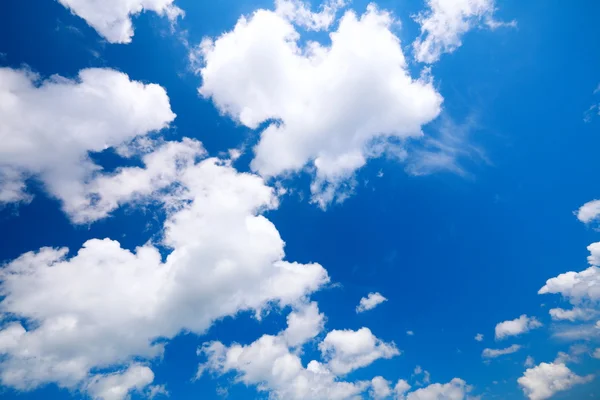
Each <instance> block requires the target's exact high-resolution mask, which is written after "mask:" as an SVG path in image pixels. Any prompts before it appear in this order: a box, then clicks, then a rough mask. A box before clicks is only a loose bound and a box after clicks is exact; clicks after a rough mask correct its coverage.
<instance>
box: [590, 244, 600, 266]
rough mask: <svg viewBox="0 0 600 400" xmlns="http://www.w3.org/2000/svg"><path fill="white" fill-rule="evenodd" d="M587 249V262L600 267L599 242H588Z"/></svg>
mask: <svg viewBox="0 0 600 400" xmlns="http://www.w3.org/2000/svg"><path fill="white" fill-rule="evenodd" d="M587 249H588V251H589V252H590V255H589V256H588V263H590V265H593V266H595V267H600V242H596V243H592V244H590V245H589V246H588V247H587Z"/></svg>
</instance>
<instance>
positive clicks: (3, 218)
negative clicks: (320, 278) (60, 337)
mask: <svg viewBox="0 0 600 400" xmlns="http://www.w3.org/2000/svg"><path fill="white" fill-rule="evenodd" d="M176 4H177V5H178V6H179V7H180V8H182V9H184V10H185V12H186V17H185V19H183V20H182V21H181V22H180V23H179V27H180V28H181V29H185V30H187V32H188V40H189V42H190V43H199V42H200V40H201V39H202V37H204V36H215V35H218V34H220V33H222V32H224V31H227V30H229V29H231V28H232V27H233V25H234V24H235V22H236V21H237V19H238V18H239V16H240V15H242V14H249V13H251V12H252V11H253V10H255V9H257V8H260V7H265V8H270V7H271V2H270V1H259V0H256V1H253V0H220V1H217V2H208V1H200V2H198V1H193V0H176ZM497 4H498V6H499V11H498V13H497V17H498V18H499V19H505V20H512V19H515V20H517V21H518V27H517V28H514V29H512V28H506V29H504V28H503V29H499V30H496V31H490V30H487V29H475V30H473V31H471V32H469V33H467V34H466V35H465V37H464V38H463V46H462V47H460V48H459V49H457V50H456V51H455V52H454V53H452V54H445V55H443V56H442V58H441V60H440V61H439V62H438V63H436V64H435V65H434V66H433V69H432V73H433V76H434V81H435V84H436V87H437V88H438V90H439V92H440V93H441V94H442V95H443V96H444V99H445V101H444V114H445V115H446V116H448V117H450V118H452V119H453V120H455V121H457V122H458V123H460V122H461V121H464V120H465V119H467V118H469V117H473V118H475V120H476V121H477V127H476V128H473V129H471V131H470V132H469V135H468V139H467V142H468V143H469V144H472V145H475V146H477V147H478V148H480V149H482V150H483V152H484V153H485V155H486V159H487V161H484V160H481V159H476V158H469V157H464V158H462V159H461V160H460V162H461V164H462V165H463V166H464V168H465V170H466V171H467V172H468V173H467V174H466V175H465V176H461V175H458V174H454V173H451V172H438V173H433V174H430V175H426V176H411V175H409V174H407V173H406V172H405V169H404V166H403V165H402V164H401V163H398V162H397V161H395V160H391V159H385V158H383V159H375V160H371V161H369V163H368V164H367V166H366V167H364V168H362V169H361V170H360V171H359V172H358V175H357V181H358V182H359V185H358V188H357V189H356V192H355V194H354V195H353V196H351V197H350V198H349V199H348V200H346V201H345V202H344V203H342V204H335V205H332V206H331V207H329V208H328V209H327V210H326V211H322V210H320V209H319V208H317V207H316V206H315V205H314V204H310V203H309V202H308V201H307V200H306V197H307V196H305V197H304V198H300V197H299V196H297V195H290V196H286V197H284V198H283V199H282V204H281V206H280V208H279V209H277V210H274V211H272V212H269V213H268V214H267V216H268V217H269V219H271V221H273V223H274V224H275V226H276V227H277V229H278V230H279V232H280V234H281V236H282V238H283V239H284V240H285V242H286V258H287V259H288V260H295V261H298V262H303V263H306V262H311V261H315V262H319V263H320V264H322V265H323V266H324V267H325V268H326V269H327V271H328V272H329V274H330V276H331V278H332V281H333V282H335V283H339V286H336V287H332V288H328V289H325V290H322V291H320V292H318V293H316V294H315V295H314V296H313V299H314V300H316V301H318V302H319V307H320V309H321V311H322V312H324V313H325V315H326V316H327V329H328V330H331V329H358V328H360V327H362V326H368V327H369V328H370V329H371V330H372V331H373V332H374V333H375V334H376V335H377V336H378V337H380V338H382V339H384V340H387V341H391V340H393V341H395V343H396V344H397V345H398V347H399V348H400V349H401V350H403V354H402V355H401V356H399V357H396V358H393V359H391V360H379V361H376V362H375V363H374V364H372V365H371V366H369V367H367V368H365V369H362V370H358V371H356V372H355V373H353V374H351V376H350V377H351V378H354V377H356V378H369V379H370V377H372V376H375V375H378V374H381V375H383V376H384V377H386V378H387V379H390V380H393V381H395V380H396V379H398V378H400V377H404V378H405V379H406V378H408V377H410V375H411V373H412V370H413V369H414V367H415V366H416V365H421V366H422V367H423V368H424V369H426V370H428V371H429V372H430V373H431V375H432V382H448V381H449V380H450V379H452V378H453V377H461V378H463V379H465V380H466V381H467V382H468V383H469V384H471V385H474V386H475V388H476V391H475V394H481V395H483V398H499V399H519V398H522V396H523V395H522V392H521V390H520V389H519V387H518V385H517V383H516V379H517V378H518V377H519V376H521V375H522V374H523V370H524V367H523V362H524V360H525V357H526V356H527V355H531V356H533V357H534V358H535V360H536V361H538V362H540V361H548V362H549V361H551V360H553V359H554V357H555V356H556V354H557V352H558V351H566V350H567V349H568V348H569V345H570V344H571V343H568V342H561V341H558V340H556V339H552V338H551V334H552V322H551V320H550V317H549V315H548V313H547V309H548V308H551V307H553V306H557V304H559V302H560V301H559V298H558V297H553V296H545V297H543V296H540V295H538V294H537V291H538V290H539V289H540V287H542V286H543V285H544V283H545V281H546V280H547V279H549V278H551V277H554V276H556V275H558V274H560V273H563V272H565V271H568V270H575V271H579V270H582V269H585V268H586V257H587V254H588V253H587V251H586V246H587V245H588V244H589V243H592V242H594V241H598V240H599V239H598V238H599V233H598V232H596V231H594V230H593V229H590V228H587V227H586V226H584V225H582V224H581V223H580V222H579V221H577V219H576V218H575V216H574V215H573V211H575V210H576V209H577V208H578V207H579V206H581V205H582V204H584V203H585V202H587V201H589V200H592V199H595V198H599V197H600V186H598V185H597V176H598V174H599V173H600V166H599V164H598V162H597V159H598V148H600V117H596V118H593V119H592V120H591V121H590V122H589V123H586V122H584V113H585V111H586V110H587V109H588V108H589V107H590V105H592V104H594V103H598V102H600V100H599V98H600V94H599V95H595V96H594V94H593V91H594V89H595V88H596V87H597V86H598V83H599V82H600V52H599V51H598V49H600V28H598V23H597V22H598V15H600V3H598V2H595V1H591V0H590V1H579V2H573V3H567V2H564V1H558V0H537V1H529V2H522V1H517V0H498V2H497ZM365 5H366V2H365V1H358V0H356V1H354V2H353V3H352V4H351V6H350V7H351V8H353V9H355V10H357V12H359V13H360V12H362V11H363V10H364V8H365ZM378 5H379V6H380V7H381V8H384V9H390V10H392V11H393V12H394V14H395V16H396V17H397V18H398V19H399V20H400V21H401V22H402V27H401V28H399V29H398V31H397V34H398V36H399V38H400V39H401V40H402V41H403V45H404V46H408V45H409V44H410V42H411V41H412V40H413V39H414V38H415V37H416V36H417V34H418V25H417V24H416V23H415V22H414V21H412V20H411V18H410V15H412V14H414V13H416V12H418V11H420V10H421V9H422V8H423V4H422V2H421V1H418V0H417V1H413V0H410V1H403V2H396V1H380V2H378ZM0 7H2V10H1V11H0V52H1V53H3V55H2V58H0V66H3V67H11V68H20V67H23V66H27V67H28V68H30V69H31V70H33V71H35V72H37V73H39V74H40V75H42V76H44V77H47V76H50V75H52V74H60V75H62V76H66V77H73V76H75V75H76V74H77V72H78V71H79V70H80V69H82V68H86V67H109V68H114V69H117V70H120V71H123V72H125V73H127V74H128V75H129V76H130V78H131V79H134V80H140V81H144V82H153V83H158V84H160V85H161V86H163V87H164V88H165V89H166V91H167V93H168V95H169V98H170V102H171V108H172V110H173V112H175V113H176V114H177V118H176V120H175V122H174V123H173V124H172V127H171V128H169V129H168V130H167V131H165V132H163V134H164V136H165V137H166V138H168V139H170V140H174V139H178V138H181V137H183V136H186V137H192V138H197V139H198V140H200V141H202V142H203V143H204V145H205V147H206V149H207V150H208V152H209V154H211V155H217V154H218V153H219V152H222V151H225V150H227V149H229V148H232V147H235V146H237V145H239V144H240V143H242V142H243V141H250V142H252V141H255V140H256V133H253V132H252V131H250V130H249V129H247V128H244V127H240V126H236V124H235V123H234V122H232V121H231V120H230V119H229V118H226V117H223V116H220V115H219V112H218V111H217V110H216V108H215V107H214V106H213V104H212V103H211V102H210V101H208V100H205V99H202V98H201V97H200V96H199V95H198V93H197V88H198V86H199V85H200V83H201V81H200V78H199V77H198V76H196V75H195V74H193V73H192V72H191V70H190V69H189V65H188V61H187V51H188V50H187V49H186V47H185V46H184V45H183V44H182V43H181V41H180V40H179V38H178V37H177V35H172V34H171V33H169V25H168V22H167V21H166V20H164V19H162V18H160V17H158V16H157V15H156V14H153V13H145V14H142V15H140V16H138V17H135V18H134V25H135V36H134V39H133V42H132V43H131V44H128V45H119V44H109V43H105V42H103V41H102V39H101V38H100V37H99V36H98V34H97V33H96V32H95V31H94V30H93V29H92V28H90V27H89V26H88V25H87V24H86V23H85V21H84V20H83V19H80V18H78V17H77V16H74V15H72V14H71V13H70V12H69V11H68V10H67V9H66V8H64V7H63V6H62V5H60V4H59V3H58V2H56V1H50V0H44V1H34V0H21V1H17V0H8V1H6V2H3V4H2V5H1V6H0ZM411 62H412V61H411ZM413 63H414V62H413ZM411 68H414V70H415V71H418V69H419V67H418V66H417V65H411ZM435 124H436V122H434V123H433V124H430V125H429V126H426V127H425V132H426V133H427V132H431V133H432V134H434V133H435V130H436V129H435V128H436V125H435ZM0 145H1V144H0ZM97 158H98V160H100V162H102V163H103V165H105V167H106V168H108V169H110V168H114V167H115V165H114V164H113V161H112V160H113V159H112V158H111V157H110V154H103V155H98V156H97ZM249 160H250V159H249V157H242V158H241V159H240V160H239V162H237V163H236V164H235V166H236V167H237V168H238V169H240V170H248V168H249V167H248V162H249ZM379 171H382V172H383V173H384V175H383V176H382V177H381V178H378V177H377V173H378V172H379ZM293 185H294V186H295V187H297V190H298V191H303V192H304V193H305V194H307V193H308V185H309V178H308V177H307V176H305V175H301V176H300V177H298V178H297V179H295V180H294V181H293ZM32 190H34V191H35V193H36V196H35V198H34V200H33V201H32V202H31V203H30V204H26V205H21V206H6V207H4V208H2V209H0V232H2V240H1V242H0V243H1V244H0V260H2V261H3V262H6V261H10V260H12V259H14V258H15V257H17V256H19V255H20V254H22V253H23V252H26V251H30V250H36V249H38V248H40V247H42V246H55V247H59V246H60V247H62V246H67V247H69V248H70V249H71V250H74V249H78V248H79V247H80V246H81V244H82V243H83V242H84V241H86V240H87V239H90V238H104V237H110V238H113V239H118V240H119V241H121V243H122V245H123V246H124V247H127V248H134V247H135V246H137V245H139V244H141V243H143V242H145V241H146V240H147V239H148V238H149V237H151V236H152V235H155V234H157V232H156V230H157V229H159V228H160V224H159V223H158V222H156V221H155V222H154V223H153V225H152V228H151V229H145V226H146V224H147V221H148V220H149V219H150V215H149V214H152V212H153V211H151V210H150V211H147V212H146V213H144V212H142V211H140V210H135V209H131V208H127V207H125V208H124V209H121V210H118V211H116V212H115V213H114V216H113V217H111V218H108V219H105V220H102V221H99V222H96V223H93V224H91V225H89V226H74V225H72V224H71V223H70V222H69V220H68V219H67V217H66V216H65V215H64V214H63V213H62V212H61V210H60V208H59V204H58V202H57V201H56V200H53V199H51V198H49V197H48V196H47V195H46V194H45V193H44V191H43V190H41V189H39V187H38V189H35V188H32ZM159 214H160V213H159ZM374 291H377V292H380V293H382V294H384V295H385V296H386V297H387V298H388V299H389V301H388V302H386V303H384V304H382V305H380V306H379V307H378V308H376V309H375V310H372V311H370V312H367V313H363V314H356V312H355V306H356V305H357V304H358V301H359V300H360V298H361V297H363V296H365V295H366V294H367V293H368V292H374ZM542 303H545V307H541V304H542ZM563 306H564V304H563ZM521 314H527V315H530V316H536V317H537V318H538V319H539V320H540V321H542V323H544V327H543V328H541V329H538V330H534V331H532V332H530V333H528V334H525V335H522V336H519V337H517V338H515V339H514V340H511V341H507V342H505V343H501V344H499V345H497V344H496V343H494V341H493V329H494V326H495V325H496V324H497V323H498V322H501V321H504V320H509V319H514V318H517V317H518V316H519V315H521ZM285 315H286V312H283V313H281V314H279V313H277V312H274V313H271V314H270V315H269V316H268V317H266V318H265V319H264V320H263V321H261V322H258V321H256V320H254V319H253V318H252V317H251V315H246V314H242V315H240V316H238V317H236V318H235V319H231V318H228V319H226V320H224V321H222V322H218V323H216V324H215V325H214V326H213V327H212V328H211V329H210V331H209V332H208V334H207V335H205V336H203V337H196V336H194V335H191V334H190V335H181V336H179V337H177V338H175V339H174V340H172V341H171V342H170V343H169V345H168V346H167V348H166V353H165V356H164V359H162V360H156V361H155V362H153V364H152V369H153V371H154V372H155V374H156V378H155V382H157V383H166V384H167V387H168V389H169V391H170V393H171V398H173V399H177V400H178V399H197V398H202V399H213V398H214V399H217V398H219V396H218V395H217V394H216V392H215V389H216V388H217V387H225V386H226V387H229V396H230V398H232V399H238V398H254V397H255V396H257V395H256V391H255V390H254V389H253V388H246V387H244V386H243V385H242V384H233V383H232V377H231V376H226V377H223V378H215V379H210V378H208V377H204V378H203V379H201V380H199V381H196V382H192V381H191V379H192V377H193V376H194V373H195V370H196V367H197V364H198V362H199V360H198V357H197V356H196V354H195V349H196V347H197V346H198V345H200V344H201V343H203V342H206V341H208V340H217V339H218V340H220V341H222V342H223V343H225V344H229V343H231V342H233V341H235V342H240V343H246V344H247V343H250V342H252V341H254V340H256V339H257V338H258V337H259V336H260V335H262V334H264V333H272V334H275V333H276V332H278V331H279V330H281V329H283V328H284V327H285ZM407 330H412V331H414V333H415V334H414V336H407V335H406V331H407ZM476 333H483V334H484V335H485V339H484V341H483V342H482V343H479V342H477V341H475V340H474V339H473V338H474V336H475V334H476ZM512 343H518V344H521V345H522V346H523V347H524V349H522V350H521V351H519V352H517V353H515V354H512V355H508V356H504V357H500V358H497V359H494V360H492V362H491V363H490V364H489V365H487V364H484V363H483V362H482V359H481V351H482V349H483V348H484V347H492V348H497V347H505V346H504V345H505V344H506V345H509V344H512ZM315 352H316V345H313V344H309V345H308V347H307V348H306V349H305V356H304V357H303V359H304V360H310V359H311V358H310V357H311V355H312V354H315ZM596 362H597V360H593V359H591V358H585V359H584V360H583V361H582V362H581V363H579V364H574V365H572V366H570V367H571V369H572V370H573V371H575V372H577V373H579V374H580V375H585V374H587V373H593V372H596V373H597V372H600V371H599V368H598V364H597V363H596ZM493 381H498V384H493V383H492V382H493ZM597 382H598V381H596V382H592V383H590V384H587V385H582V386H578V387H576V388H574V389H573V390H572V391H569V392H565V393H559V394H557V395H556V396H555V398H556V399H575V398H583V397H579V396H584V395H587V394H591V393H593V392H594V388H597V387H598V386H597V384H598V383H597ZM0 393H1V394H0V397H2V398H3V399H23V400H26V399H57V400H58V399H69V398H73V396H75V397H78V396H79V395H77V394H75V395H73V394H70V393H69V392H67V391H60V390H58V389H57V388H56V387H55V386H54V385H52V384H50V385H48V386H47V387H43V388H40V389H37V390H35V391H32V392H17V391H14V390H12V389H9V388H5V389H2V392H0ZM261 396H263V397H265V395H264V394H263V395H261Z"/></svg>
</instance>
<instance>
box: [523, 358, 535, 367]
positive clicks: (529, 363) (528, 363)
mask: <svg viewBox="0 0 600 400" xmlns="http://www.w3.org/2000/svg"><path fill="white" fill-rule="evenodd" d="M523 365H525V366H526V367H527V368H530V367H533V366H534V365H535V360H534V359H533V357H531V356H527V358H526V359H525V363H524V364H523Z"/></svg>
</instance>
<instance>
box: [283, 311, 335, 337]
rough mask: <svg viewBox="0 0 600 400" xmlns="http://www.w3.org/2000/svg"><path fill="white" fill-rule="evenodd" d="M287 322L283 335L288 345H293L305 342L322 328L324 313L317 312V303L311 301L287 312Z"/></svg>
mask: <svg viewBox="0 0 600 400" xmlns="http://www.w3.org/2000/svg"><path fill="white" fill-rule="evenodd" d="M287 324H288V327H287V329H286V330H285V332H284V333H283V336H284V338H285V341H286V343H287V344H288V346H290V347H294V346H298V345H302V344H304V343H306V341H308V340H310V339H312V338H314V337H315V336H317V335H318V334H319V332H321V331H322V330H323V327H324V326H325V315H324V314H322V313H319V308H318V307H317V303H315V302H312V303H310V304H307V305H302V306H301V307H300V308H299V309H297V310H295V311H293V312H291V313H290V314H288V317H287Z"/></svg>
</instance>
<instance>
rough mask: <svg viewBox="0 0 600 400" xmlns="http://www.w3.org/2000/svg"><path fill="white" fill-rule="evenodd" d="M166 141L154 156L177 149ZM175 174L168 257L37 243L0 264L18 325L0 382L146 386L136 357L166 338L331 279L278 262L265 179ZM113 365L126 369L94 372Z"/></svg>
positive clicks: (279, 245) (3, 307) (298, 319)
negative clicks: (268, 216) (267, 214)
mask: <svg viewBox="0 0 600 400" xmlns="http://www.w3.org/2000/svg"><path fill="white" fill-rule="evenodd" d="M164 146H165V147H162V148H159V149H157V150H156V152H157V154H160V153H161V152H164V151H166V149H169V148H170V146H173V144H165V145H164ZM178 146H179V147H178ZM175 147H177V148H179V149H180V150H181V151H183V152H184V153H185V152H189V151H191V152H192V153H197V150H198V149H199V148H200V147H201V146H200V144H199V143H197V142H194V141H191V140H186V141H184V142H181V143H180V144H179V145H177V146H175ZM186 147H190V148H187V149H186ZM175 159H177V157H175ZM150 165H151V163H148V164H147V167H146V168H145V169H139V168H131V170H128V169H122V170H120V171H119V172H118V173H117V174H116V175H115V176H113V178H114V179H117V180H119V179H121V178H119V177H122V176H129V175H130V174H136V176H137V177H138V178H139V179H140V180H141V181H144V179H145V178H142V176H143V174H144V173H145V174H148V175H151V176H154V174H155V171H153V169H152V167H151V166H150ZM177 179H178V180H179V182H178V183H179V185H180V187H179V188H178V190H176V191H173V192H171V199H170V206H171V207H173V210H172V211H171V212H170V213H169V215H168V218H167V219H166V221H165V223H164V237H163V239H162V243H161V245H162V246H165V247H166V248H167V249H168V252H167V253H168V254H167V255H166V258H164V259H163V257H161V253H160V252H159V249H158V248H157V247H156V246H155V245H153V244H151V243H146V244H143V245H141V246H140V247H138V248H137V249H135V250H134V251H130V250H126V249H124V248H122V247H121V246H120V244H119V242H117V241H114V240H110V239H102V240H101V239H93V240H89V241H87V242H86V243H85V244H84V245H83V247H82V248H81V249H80V250H79V251H77V253H75V254H74V255H73V256H68V249H66V248H63V249H52V248H42V249H40V250H39V251H36V252H29V253H26V254H23V255H22V256H20V257H19V258H17V259H16V260H14V261H12V262H10V263H8V264H7V265H5V266H4V268H3V269H2V270H1V271H0V281H1V283H0V296H2V301H1V302H0V313H1V316H2V318H3V319H4V320H6V321H11V320H12V321H13V322H11V323H9V324H8V325H6V326H4V327H3V328H2V330H0V353H1V354H2V358H0V381H1V382H2V384H4V385H7V386H12V387H15V388H18V389H32V388H35V387H37V386H40V385H43V384H45V383H49V382H54V383H57V384H58V385H59V386H61V387H67V388H83V389H85V388H88V390H90V391H93V392H98V393H103V392H105V389H104V388H105V387H106V386H107V385H108V384H107V382H116V383H118V385H117V386H118V387H121V388H126V387H129V388H138V387H140V386H141V385H142V382H149V381H151V379H150V374H149V373H147V372H144V371H146V370H141V369H139V368H138V369H136V367H135V364H134V361H133V360H134V359H135V360H140V359H152V358H154V357H157V356H159V355H160V354H162V351H163V345H164V340H165V339H168V338H172V337H173V336H175V335H177V334H178V333H179V332H181V331H189V332H194V333H197V334H201V333H203V332H204V331H206V329H208V328H209V327H210V326H211V324H212V323H213V321H215V320H216V319H219V318H222V317H224V316H227V315H231V316H233V315H235V314H237V313H238V312H240V311H243V310H252V311H254V312H256V313H257V314H260V313H261V312H262V310H265V309H267V308H269V307H271V306H282V307H283V306H286V305H293V304H296V303H297V302H298V301H299V300H300V299H303V298H305V297H306V296H307V295H309V294H310V293H312V292H314V291H315V290H318V289H319V288H320V287H321V286H322V285H324V284H325V283H327V282H328V280H329V278H328V275H327V272H326V271H325V270H324V269H323V267H321V266H320V265H318V264H298V263H292V262H287V261H284V255H285V253H284V250H283V247H284V242H283V240H282V239H281V237H280V236H279V233H278V231H277V229H276V228H275V226H274V225H273V224H272V223H271V222H270V221H269V220H268V219H266V218H265V217H264V216H262V215H261V212H262V211H264V210H268V209H273V208H275V207H277V204H278V201H277V198H276V196H275V194H274V191H273V189H272V188H270V187H268V186H266V185H265V183H264V182H263V180H262V179H261V178H260V177H258V176H255V175H251V174H244V173H239V172H237V171H236V170H235V169H233V168H232V167H231V166H230V165H229V163H228V162H227V161H222V160H218V159H214V158H208V159H204V160H201V161H199V162H197V163H190V164H189V165H187V167H186V168H185V169H184V171H181V173H180V174H178V177H177ZM130 189H131V190H136V187H135V186H134V187H131V188H130ZM315 311H316V310H315V309H314V308H311V307H309V308H308V309H305V310H299V311H298V313H297V314H296V315H295V316H294V317H291V318H290V330H289V331H288V332H287V334H286V337H287V339H288V340H289V341H290V343H299V342H302V341H303V340H305V338H306V337H307V336H310V335H312V334H313V333H314V332H315V331H318V329H319V324H321V323H322V321H321V320H320V318H321V317H320V316H319V314H318V312H317V313H316V315H315ZM314 325H316V327H314V328H311V326H314ZM114 366H123V367H129V369H125V370H123V371H122V372H121V373H119V374H116V375H110V376H94V375H93V373H92V372H91V371H92V370H96V369H98V368H109V367H114ZM131 368H134V369H133V370H131ZM127 371H134V372H135V373H134V372H127ZM134 378H135V379H134ZM122 392H123V393H125V392H126V390H125V389H123V390H121V391H119V393H122ZM111 393H112V392H111ZM114 398H117V397H114Z"/></svg>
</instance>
